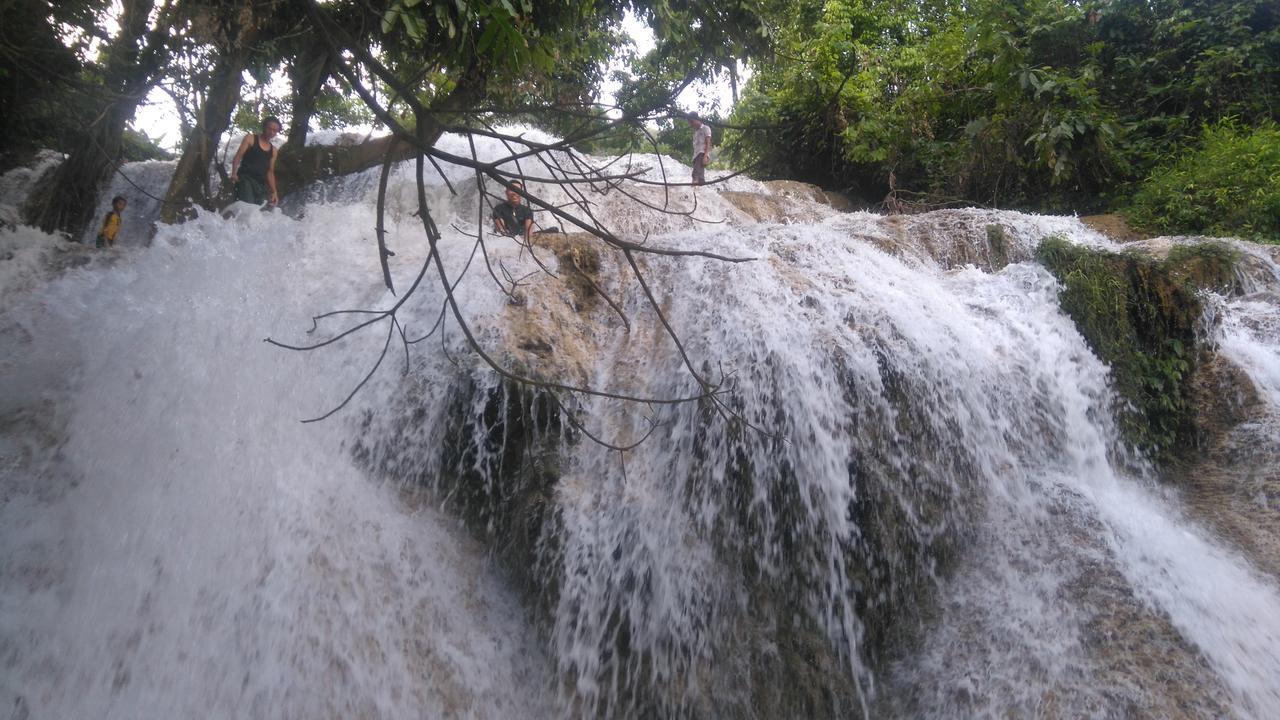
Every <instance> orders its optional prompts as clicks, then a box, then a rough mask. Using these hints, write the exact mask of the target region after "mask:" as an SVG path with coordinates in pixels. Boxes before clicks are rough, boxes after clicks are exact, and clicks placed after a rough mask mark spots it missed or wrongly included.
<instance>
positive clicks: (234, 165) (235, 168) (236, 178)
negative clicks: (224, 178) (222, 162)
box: [231, 135, 249, 182]
mask: <svg viewBox="0 0 1280 720" xmlns="http://www.w3.org/2000/svg"><path fill="white" fill-rule="evenodd" d="M247 152H249V136H248V135H245V136H244V139H243V140H241V141H240V149H239V150H237V151H236V156H235V159H233V160H232V161H231V182H240V161H241V160H243V159H244V154H245V153H247Z"/></svg>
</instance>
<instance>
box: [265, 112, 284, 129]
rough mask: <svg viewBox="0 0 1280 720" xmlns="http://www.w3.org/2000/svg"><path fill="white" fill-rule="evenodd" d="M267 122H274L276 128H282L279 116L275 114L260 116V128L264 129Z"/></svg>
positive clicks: (282, 124)
mask: <svg viewBox="0 0 1280 720" xmlns="http://www.w3.org/2000/svg"><path fill="white" fill-rule="evenodd" d="M269 123H275V124H276V127H277V128H279V129H280V130H284V123H282V122H280V118H278V117H276V116H275V115H268V116H266V117H264V118H262V129H263V130H266V129H267V125H268V124H269Z"/></svg>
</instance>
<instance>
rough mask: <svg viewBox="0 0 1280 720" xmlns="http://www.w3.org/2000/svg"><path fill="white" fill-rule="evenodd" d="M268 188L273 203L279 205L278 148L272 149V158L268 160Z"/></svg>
mask: <svg viewBox="0 0 1280 720" xmlns="http://www.w3.org/2000/svg"><path fill="white" fill-rule="evenodd" d="M267 189H268V190H270V191H271V204H272V205H279V204H280V196H279V195H278V194H276V150H275V148H272V149H271V160H269V161H268V162H267Z"/></svg>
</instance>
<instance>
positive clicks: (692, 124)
mask: <svg viewBox="0 0 1280 720" xmlns="http://www.w3.org/2000/svg"><path fill="white" fill-rule="evenodd" d="M689 127H691V128H693V129H694V130H697V129H698V128H700V127H702V121H701V120H690V121H689Z"/></svg>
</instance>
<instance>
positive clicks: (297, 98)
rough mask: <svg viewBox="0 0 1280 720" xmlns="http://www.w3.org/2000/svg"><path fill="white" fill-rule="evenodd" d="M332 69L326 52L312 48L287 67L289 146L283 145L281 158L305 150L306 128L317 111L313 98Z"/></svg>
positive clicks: (321, 48)
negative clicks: (290, 94) (290, 98)
mask: <svg viewBox="0 0 1280 720" xmlns="http://www.w3.org/2000/svg"><path fill="white" fill-rule="evenodd" d="M317 50H318V52H316V51H317ZM332 68H333V58H332V56H331V55H330V54H329V50H328V48H325V47H322V46H315V50H313V51H312V52H303V53H300V54H299V55H298V57H297V58H296V59H295V60H294V62H293V63H292V64H291V65H290V66H289V80H290V81H291V82H292V84H293V107H292V111H293V112H292V117H290V118H289V142H287V143H285V144H284V147H283V148H282V150H281V152H282V154H283V153H290V154H292V153H295V152H297V151H299V150H301V149H302V148H304V147H306V145H307V131H308V129H309V128H308V125H309V123H310V122H311V116H312V115H313V114H314V113H315V110H316V97H317V96H319V95H320V91H321V90H322V89H323V88H324V83H325V81H326V80H328V79H329V73H330V72H331V71H332Z"/></svg>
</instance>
